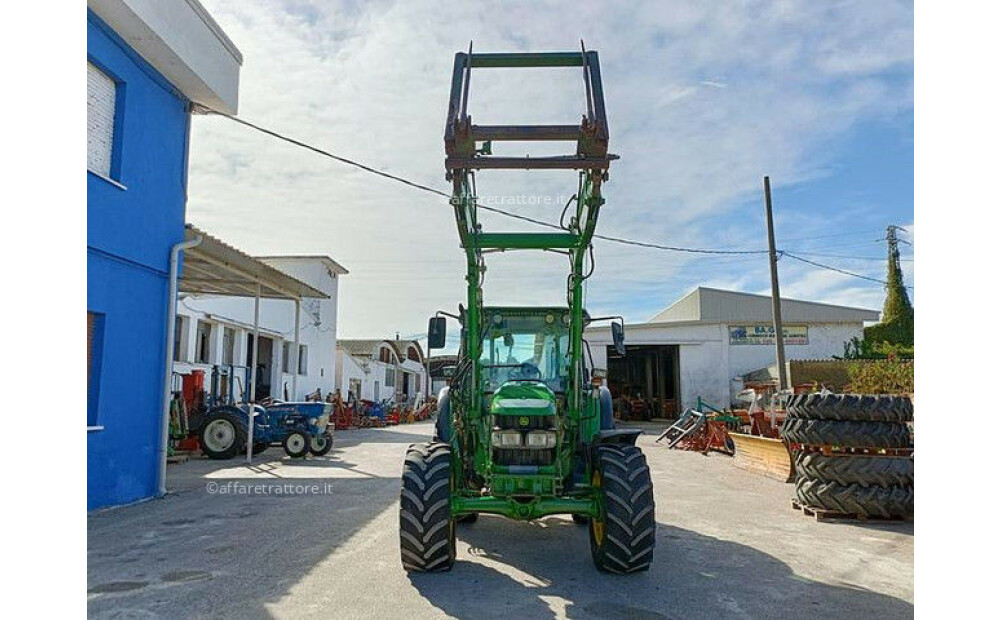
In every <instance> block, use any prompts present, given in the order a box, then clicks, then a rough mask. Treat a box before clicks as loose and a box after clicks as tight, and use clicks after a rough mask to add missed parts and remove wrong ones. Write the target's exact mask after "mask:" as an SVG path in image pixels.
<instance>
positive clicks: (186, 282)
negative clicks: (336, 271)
mask: <svg viewBox="0 0 1000 620" xmlns="http://www.w3.org/2000/svg"><path fill="white" fill-rule="evenodd" d="M184 234H185V239H187V240H193V239H197V238H199V237H200V238H201V243H199V244H198V245H196V246H194V247H192V248H189V249H187V250H185V251H184V262H183V263H182V271H181V277H180V278H179V279H178V282H177V288H178V291H180V292H181V293H189V294H193V295H226V296H235V297H254V296H256V295H257V287H258V285H259V286H260V296H261V297H263V298H269V299H304V298H316V299H329V295H327V294H326V293H324V292H323V291H320V290H319V289H316V288H314V287H312V286H309V285H308V284H306V283H305V282H302V281H301V280H297V279H295V278H293V277H292V276H290V275H288V274H286V273H284V272H282V271H279V270H278V269H275V268H274V267H272V266H270V265H268V264H267V263H265V262H263V261H261V260H258V259H256V258H254V257H253V256H250V255H249V254H245V253H243V252H241V251H239V250H237V249H236V248H234V247H233V246H231V245H229V244H227V243H225V242H223V241H221V240H220V239H217V238H215V237H213V236H212V235H209V234H208V233H206V232H204V231H202V230H199V229H198V228H195V227H194V226H192V225H191V224H188V225H187V226H186V227H185V230H184Z"/></svg>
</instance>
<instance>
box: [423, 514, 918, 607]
mask: <svg viewBox="0 0 1000 620" xmlns="http://www.w3.org/2000/svg"><path fill="white" fill-rule="evenodd" d="M459 527H460V529H459V532H458V538H459V540H460V541H464V542H466V543H468V544H469V545H470V547H471V548H470V549H468V550H466V553H468V554H472V555H476V556H479V557H481V558H482V560H483V562H482V563H474V562H470V561H468V559H469V558H468V556H467V555H466V556H463V555H462V553H461V552H460V555H459V558H458V562H456V564H455V567H454V568H453V569H452V571H451V572H450V573H437V574H416V573H415V574H410V576H409V579H410V582H411V583H412V584H413V586H414V587H415V588H417V590H418V591H419V592H420V593H421V595H423V596H424V597H425V598H426V599H427V600H428V601H429V602H430V603H431V604H432V605H434V606H436V607H438V608H439V609H440V610H442V611H443V612H444V613H446V614H448V615H450V616H454V617H458V618H467V617H477V616H480V615H482V614H483V613H486V610H489V615H491V616H493V617H502V616H510V617H516V618H519V619H522V618H523V619H526V618H553V617H556V616H565V617H568V618H607V619H611V620H614V619H646V618H719V617H749V618H781V617H788V618H792V617H794V618H802V617H809V618H851V617H858V618H863V617H879V618H912V617H913V605H912V604H911V603H908V602H906V601H904V600H901V599H898V598H894V597H891V596H887V595H883V594H879V593H875V592H872V591H869V590H866V589H863V588H858V587H854V586H851V585H849V584H839V585H831V584H827V583H823V582H818V581H813V580H810V579H806V578H804V577H801V576H798V575H796V574H794V573H793V572H792V570H791V569H790V568H789V567H788V565H786V564H784V563H783V562H781V561H780V560H778V559H776V558H774V557H772V556H770V555H767V554H765V553H763V552H761V551H758V550H756V549H754V548H752V547H748V546H745V545H742V544H739V543H734V542H731V541H725V540H720V539H717V538H712V537H709V536H704V535H701V534H698V533H695V532H692V531H689V530H684V529H680V528H676V527H672V526H669V525H665V524H662V523H659V524H658V525H657V540H656V551H655V559H654V562H653V565H652V567H651V568H650V571H649V572H647V573H639V574H635V575H612V574H604V573H599V572H598V571H597V569H596V568H594V565H593V563H592V562H591V558H590V547H589V538H588V533H587V528H586V527H583V526H579V525H576V524H574V523H573V522H572V521H570V520H569V519H568V518H563V517H549V518H546V519H543V520H540V521H537V522H534V523H517V522H512V521H506V520H503V519H499V518H490V517H485V516H484V517H481V518H480V519H479V521H478V522H477V523H475V524H471V525H461V526H459ZM460 549H462V547H461V545H460ZM463 559H464V560H465V561H463ZM816 562H817V563H818V564H821V563H822V562H823V558H822V557H818V558H816Z"/></svg>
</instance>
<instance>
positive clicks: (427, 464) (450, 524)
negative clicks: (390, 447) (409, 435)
mask: <svg viewBox="0 0 1000 620" xmlns="http://www.w3.org/2000/svg"><path fill="white" fill-rule="evenodd" d="M402 478H403V479H402V486H401V488H400V490H399V553H400V559H401V560H402V562H403V568H404V569H406V570H407V571H415V572H439V571H446V570H450V569H451V567H452V565H453V564H454V563H455V519H453V518H452V516H451V448H450V447H449V446H448V444H446V443H441V442H438V441H431V442H428V443H422V444H420V443H418V444H413V445H412V446H410V448H409V450H407V452H406V460H405V461H403V476H402Z"/></svg>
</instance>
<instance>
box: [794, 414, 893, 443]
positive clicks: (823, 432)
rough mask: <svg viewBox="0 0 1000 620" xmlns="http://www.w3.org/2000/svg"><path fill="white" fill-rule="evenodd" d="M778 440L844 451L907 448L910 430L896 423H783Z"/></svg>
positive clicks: (824, 421)
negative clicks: (838, 448) (839, 448)
mask: <svg viewBox="0 0 1000 620" xmlns="http://www.w3.org/2000/svg"><path fill="white" fill-rule="evenodd" d="M781 438H782V439H784V440H785V441H787V442H789V443H801V444H806V445H814V446H841V447H845V448H910V447H912V442H911V441H910V429H909V428H908V427H907V426H906V424H902V423H898V422H856V421H835V420H793V419H787V420H785V423H784V425H783V426H782V427H781Z"/></svg>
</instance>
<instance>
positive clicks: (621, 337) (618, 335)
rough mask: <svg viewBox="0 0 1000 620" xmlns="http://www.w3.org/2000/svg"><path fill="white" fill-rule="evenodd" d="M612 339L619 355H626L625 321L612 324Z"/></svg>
mask: <svg viewBox="0 0 1000 620" xmlns="http://www.w3.org/2000/svg"><path fill="white" fill-rule="evenodd" d="M611 341H612V342H613V343H614V344H615V351H617V352H618V355H625V325H624V324H623V323H612V324H611Z"/></svg>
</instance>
